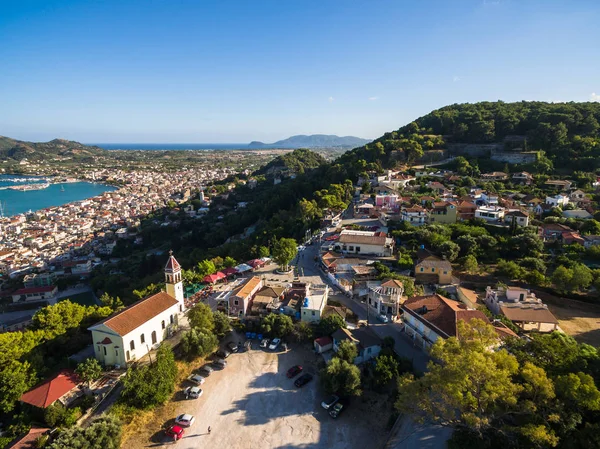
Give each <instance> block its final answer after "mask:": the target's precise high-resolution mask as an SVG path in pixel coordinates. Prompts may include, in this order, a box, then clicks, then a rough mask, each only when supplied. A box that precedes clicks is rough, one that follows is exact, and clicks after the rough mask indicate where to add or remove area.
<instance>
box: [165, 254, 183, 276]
mask: <svg viewBox="0 0 600 449" xmlns="http://www.w3.org/2000/svg"><path fill="white" fill-rule="evenodd" d="M178 270H181V265H179V262H177V259H175V258H174V257H173V254H172V253H171V254H170V255H169V260H168V261H167V264H166V265H165V271H170V272H173V271H178Z"/></svg>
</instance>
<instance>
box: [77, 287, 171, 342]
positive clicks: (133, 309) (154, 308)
mask: <svg viewBox="0 0 600 449" xmlns="http://www.w3.org/2000/svg"><path fill="white" fill-rule="evenodd" d="M176 304H177V300H176V299H175V298H173V297H172V296H171V295H169V294H168V293H165V292H160V293H156V294H155V295H152V296H149V297H147V298H145V299H142V300H141V301H138V302H136V303H134V304H132V305H130V306H129V307H127V308H126V309H123V310H122V311H120V312H118V313H116V314H115V315H112V316H109V317H108V318H106V319H105V320H104V321H100V322H99V323H97V324H95V325H93V326H92V327H90V328H89V330H94V328H96V327H97V326H99V325H101V324H103V325H104V326H106V327H108V328H109V329H112V330H113V331H115V332H116V333H117V334H118V335H120V336H121V337H123V336H125V335H127V334H128V333H130V332H131V331H133V330H135V329H137V328H138V327H140V326H141V325H142V324H144V323H146V322H147V321H149V320H151V319H152V318H154V317H155V316H157V315H158V314H160V313H162V312H164V311H165V310H168V309H169V308H171V307H173V306H174V305H176Z"/></svg>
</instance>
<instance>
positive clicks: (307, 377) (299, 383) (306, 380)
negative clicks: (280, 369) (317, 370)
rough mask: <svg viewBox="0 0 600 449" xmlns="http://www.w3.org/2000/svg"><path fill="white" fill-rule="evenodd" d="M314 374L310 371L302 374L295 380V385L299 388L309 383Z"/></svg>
mask: <svg viewBox="0 0 600 449" xmlns="http://www.w3.org/2000/svg"><path fill="white" fill-rule="evenodd" d="M312 378H313V376H312V374H308V373H304V374H303V375H302V376H300V377H299V378H298V379H296V381H295V382H294V385H296V386H297V387H298V388H300V387H302V386H304V385H306V384H307V383H309V382H310V381H311V380H312Z"/></svg>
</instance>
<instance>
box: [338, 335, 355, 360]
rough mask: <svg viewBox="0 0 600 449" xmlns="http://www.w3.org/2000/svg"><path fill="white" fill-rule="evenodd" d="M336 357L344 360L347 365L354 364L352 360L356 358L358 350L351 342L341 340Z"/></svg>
mask: <svg viewBox="0 0 600 449" xmlns="http://www.w3.org/2000/svg"><path fill="white" fill-rule="evenodd" d="M335 356H336V357H339V358H340V359H342V360H345V361H346V362H348V363H354V359H355V358H356V357H358V349H357V348H356V344H354V342H353V341H351V340H343V341H341V342H340V344H339V345H338V350H337V352H336V353H335Z"/></svg>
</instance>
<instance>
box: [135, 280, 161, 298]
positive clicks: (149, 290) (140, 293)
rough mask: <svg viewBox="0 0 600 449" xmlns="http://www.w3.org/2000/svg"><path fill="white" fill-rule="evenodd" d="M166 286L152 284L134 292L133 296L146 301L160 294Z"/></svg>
mask: <svg viewBox="0 0 600 449" xmlns="http://www.w3.org/2000/svg"><path fill="white" fill-rule="evenodd" d="M163 286H164V284H154V283H152V284H150V285H148V286H146V287H145V288H143V289H141V290H134V291H133V294H134V295H135V296H137V298H138V299H144V298H146V297H148V296H150V295H153V294H155V293H158V292H159V291H161V290H162V288H163Z"/></svg>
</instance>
